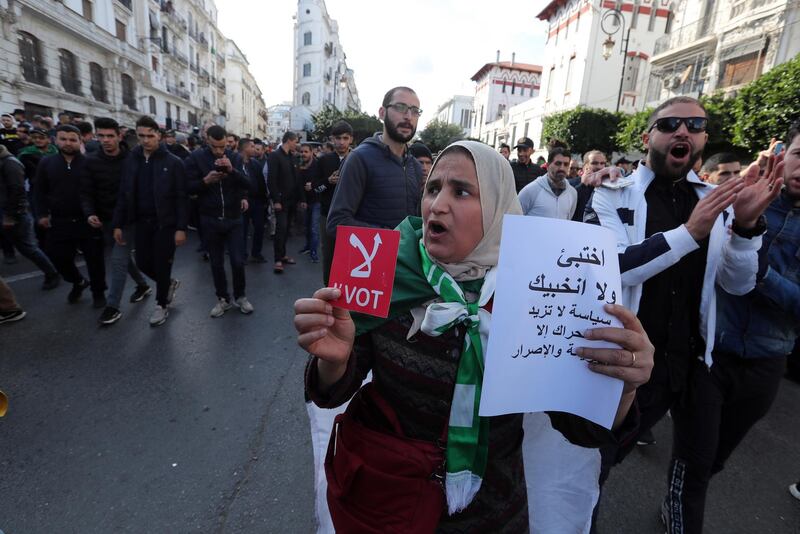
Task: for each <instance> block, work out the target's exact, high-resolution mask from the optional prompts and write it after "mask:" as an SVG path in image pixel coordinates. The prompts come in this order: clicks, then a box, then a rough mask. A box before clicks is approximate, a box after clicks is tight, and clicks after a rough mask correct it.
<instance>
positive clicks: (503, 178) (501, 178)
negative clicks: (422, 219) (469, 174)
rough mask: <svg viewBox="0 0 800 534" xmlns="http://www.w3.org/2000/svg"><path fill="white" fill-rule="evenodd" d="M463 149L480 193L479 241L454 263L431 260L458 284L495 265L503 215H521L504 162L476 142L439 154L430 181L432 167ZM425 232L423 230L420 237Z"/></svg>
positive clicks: (509, 172) (509, 169) (492, 150)
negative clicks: (480, 234)
mask: <svg viewBox="0 0 800 534" xmlns="http://www.w3.org/2000/svg"><path fill="white" fill-rule="evenodd" d="M457 146H460V147H463V148H466V149H467V150H468V151H469V153H470V154H472V159H473V161H474V162H475V170H476V174H477V175H478V187H479V190H480V193H481V213H482V215H483V238H482V239H481V240H480V242H479V243H478V244H477V245H476V246H475V248H474V249H473V250H472V252H470V253H469V255H467V257H466V258H464V259H463V260H462V261H460V262H457V263H442V262H439V261H438V260H436V258H433V257H431V259H432V260H433V261H435V262H436V263H437V264H439V265H440V266H441V267H442V268H443V269H444V270H445V271H447V272H448V273H449V274H450V276H452V277H453V278H454V279H456V280H457V281H459V282H464V281H467V280H478V279H480V278H483V277H484V276H485V275H486V271H488V270H489V269H490V268H492V267H494V266H496V265H497V259H498V256H499V255H500V235H501V233H502V230H503V216H504V215H505V214H507V213H508V214H512V215H522V207H521V206H520V203H519V199H518V198H517V190H516V187H515V186H514V172H513V171H512V170H511V165H510V164H509V163H508V161H507V160H506V159H505V158H504V157H503V156H502V155H500V153H499V152H497V151H495V150H494V149H493V148H492V147H490V146H489V145H486V144H484V143H481V142H479V141H457V142H455V143H453V144H451V145H449V146H448V147H447V148H445V149H444V150H442V152H441V153H440V154H439V157H437V158H436V161H435V162H434V163H433V167H431V171H430V173H429V174H428V178H429V179H430V177H431V176H433V173H434V172H435V170H436V164H437V163H438V162H439V161H440V160H441V159H442V156H444V155H445V154H447V153H448V152H449V151H451V150H452V149H453V147H457ZM424 235H425V229H424V227H423V236H424Z"/></svg>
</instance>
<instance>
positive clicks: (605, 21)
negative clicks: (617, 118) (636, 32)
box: [600, 9, 633, 111]
mask: <svg viewBox="0 0 800 534" xmlns="http://www.w3.org/2000/svg"><path fill="white" fill-rule="evenodd" d="M609 24H612V28H611V29H609V28H608V27H607V25H609ZM620 28H622V33H623V34H624V35H625V38H624V39H623V40H622V48H621V50H620V52H621V53H622V75H621V76H620V78H619V91H617V111H619V104H620V100H622V83H623V82H624V81H625V67H626V66H627V63H628V43H630V40H631V30H632V29H633V28H631V27H630V26H629V27H628V30H627V31H625V17H624V16H623V14H622V11H620V10H619V9H607V10H606V11H605V13H603V17H602V18H601V19H600V29H601V30H602V31H603V32H605V34H606V40H605V41H603V53H602V55H603V59H604V60H606V61H608V59H609V58H610V57H611V54H612V52H613V51H614V46H615V45H616V44H617V43H616V42H614V39H612V38H611V36H612V35H614V34H615V33H617V32H618V31H619V29H620Z"/></svg>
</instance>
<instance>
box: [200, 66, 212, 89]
mask: <svg viewBox="0 0 800 534" xmlns="http://www.w3.org/2000/svg"><path fill="white" fill-rule="evenodd" d="M200 81H202V82H204V83H205V85H208V84H210V83H211V75H210V74H209V73H208V71H207V70H206V69H204V68H202V67H200Z"/></svg>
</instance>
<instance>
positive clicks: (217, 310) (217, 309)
mask: <svg viewBox="0 0 800 534" xmlns="http://www.w3.org/2000/svg"><path fill="white" fill-rule="evenodd" d="M230 309H231V303H230V302H228V299H225V298H222V297H220V298H218V299H217V303H216V304H215V305H214V307H213V308H211V317H222V316H223V315H225V312H226V311H228V310H230Z"/></svg>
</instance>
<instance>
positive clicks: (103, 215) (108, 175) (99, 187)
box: [81, 147, 128, 222]
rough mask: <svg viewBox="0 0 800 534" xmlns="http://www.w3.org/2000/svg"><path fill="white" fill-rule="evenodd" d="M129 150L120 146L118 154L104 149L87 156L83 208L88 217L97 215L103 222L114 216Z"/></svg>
mask: <svg viewBox="0 0 800 534" xmlns="http://www.w3.org/2000/svg"><path fill="white" fill-rule="evenodd" d="M127 157H128V151H127V150H125V149H124V148H122V147H120V151H119V154H117V155H116V156H109V155H107V154H106V153H105V152H104V151H103V150H102V149H101V150H99V151H97V152H93V153H91V154H89V155H88V156H86V172H85V173H84V174H83V176H82V177H81V208H82V209H83V214H84V215H86V217H89V216H90V215H97V216H98V217H100V220H101V221H103V222H111V219H113V218H114V207H115V206H116V205H117V197H118V196H119V184H120V180H121V178H122V168H123V165H124V163H125V158H127Z"/></svg>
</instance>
